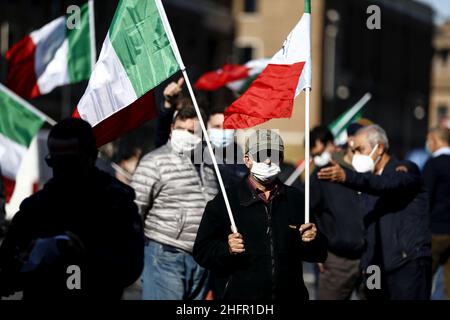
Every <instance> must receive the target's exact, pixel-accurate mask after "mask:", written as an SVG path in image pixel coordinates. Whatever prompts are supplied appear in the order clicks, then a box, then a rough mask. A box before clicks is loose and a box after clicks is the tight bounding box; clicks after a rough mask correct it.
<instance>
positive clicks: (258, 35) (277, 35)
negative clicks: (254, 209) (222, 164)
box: [233, 0, 324, 162]
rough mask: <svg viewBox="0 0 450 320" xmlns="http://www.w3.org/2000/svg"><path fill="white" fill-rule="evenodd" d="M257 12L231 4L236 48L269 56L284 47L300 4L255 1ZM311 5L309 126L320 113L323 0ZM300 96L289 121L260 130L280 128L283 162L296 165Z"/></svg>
mask: <svg viewBox="0 0 450 320" xmlns="http://www.w3.org/2000/svg"><path fill="white" fill-rule="evenodd" d="M256 1H257V12H256V13H251V14H246V13H244V12H243V9H242V8H243V2H244V1H243V0H234V1H233V15H234V18H235V21H236V39H235V45H237V46H239V45H242V46H245V45H252V46H254V47H255V52H254V57H253V58H261V57H271V56H273V55H274V54H275V53H276V52H277V51H278V50H279V49H280V47H281V45H282V44H283V42H284V40H285V38H286V36H287V35H288V34H289V32H290V31H291V30H292V28H293V27H294V26H295V24H296V23H297V21H298V20H299V19H300V18H301V16H302V14H303V1H300V0H282V1H274V0H256ZM311 2H312V8H311V12H312V13H311V14H312V31H311V36H312V59H313V66H312V68H313V89H312V92H311V117H310V125H311V127H312V126H314V125H316V124H318V123H319V121H320V111H321V91H322V89H321V83H322V79H321V75H322V69H321V61H322V34H323V11H324V0H314V1H311ZM304 101H305V96H304V93H301V94H300V95H299V96H298V97H297V99H296V100H295V103H294V110H293V114H292V117H291V118H290V119H274V120H270V121H268V122H267V123H265V124H263V125H260V126H259V127H261V128H274V129H279V130H280V133H281V136H282V138H283V139H284V141H285V144H286V155H285V156H286V160H287V161H290V162H296V161H297V160H299V159H301V158H303V157H304V154H303V152H304V150H303V135H304V112H305V109H304V105H305V103H304Z"/></svg>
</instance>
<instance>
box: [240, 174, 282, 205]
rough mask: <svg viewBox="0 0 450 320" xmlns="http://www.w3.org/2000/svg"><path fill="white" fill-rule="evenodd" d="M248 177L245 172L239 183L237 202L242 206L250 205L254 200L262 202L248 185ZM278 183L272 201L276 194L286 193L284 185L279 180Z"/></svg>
mask: <svg viewBox="0 0 450 320" xmlns="http://www.w3.org/2000/svg"><path fill="white" fill-rule="evenodd" d="M248 177H249V175H248V174H247V175H246V176H245V177H244V179H243V180H242V181H241V183H240V185H239V203H240V204H241V205H242V206H244V207H248V206H251V205H252V204H254V203H256V202H263V200H262V199H261V198H260V197H258V195H257V194H256V192H254V191H253V190H252V189H251V188H250V186H249V185H248V182H247V179H248ZM278 183H279V187H278V192H277V194H276V195H275V196H274V198H273V199H272V201H273V200H274V199H275V198H277V197H278V196H282V195H285V194H286V186H285V185H284V184H283V183H282V182H281V181H280V180H278Z"/></svg>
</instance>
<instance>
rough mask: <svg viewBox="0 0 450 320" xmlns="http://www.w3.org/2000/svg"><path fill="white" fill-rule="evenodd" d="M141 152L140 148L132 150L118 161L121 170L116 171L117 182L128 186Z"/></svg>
mask: <svg viewBox="0 0 450 320" xmlns="http://www.w3.org/2000/svg"><path fill="white" fill-rule="evenodd" d="M141 154H142V150H141V149H140V148H137V147H136V148H132V149H131V150H129V151H128V152H127V153H123V155H122V158H121V159H120V161H119V167H120V168H121V169H122V170H116V178H117V179H118V180H119V181H122V182H123V183H125V184H127V185H129V184H130V182H131V179H132V177H133V173H134V171H135V170H136V167H137V165H138V163H139V160H140V158H141Z"/></svg>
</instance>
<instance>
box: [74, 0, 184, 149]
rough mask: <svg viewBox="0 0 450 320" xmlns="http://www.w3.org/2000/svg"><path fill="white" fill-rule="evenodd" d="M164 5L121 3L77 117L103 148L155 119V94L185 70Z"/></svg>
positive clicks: (157, 1)
mask: <svg viewBox="0 0 450 320" xmlns="http://www.w3.org/2000/svg"><path fill="white" fill-rule="evenodd" d="M165 23H168V22H167V17H166V16H165V13H164V9H163V8H162V4H161V1H160V0H148V1H142V0H122V1H120V2H119V4H118V7H117V10H116V13H115V14H114V18H113V20H112V22H111V26H110V28H109V31H108V34H107V36H106V39H105V41H104V42H103V47H102V50H101V52H100V56H99V59H98V61H97V63H96V65H95V67H94V70H93V72H92V75H91V78H90V80H89V84H88V87H87V89H86V92H85V93H84V95H83V97H82V98H81V100H80V101H79V103H78V106H77V108H76V110H75V112H74V116H75V117H81V118H82V119H84V120H86V121H88V122H89V123H90V124H91V125H92V126H93V128H94V131H95V134H96V139H97V145H98V146H101V145H103V144H105V143H107V142H109V141H112V140H114V139H116V138H117V137H119V136H120V135H122V134H124V133H125V132H127V131H129V130H131V129H134V128H136V127H138V126H139V125H140V124H141V123H143V122H144V121H146V120H149V119H151V118H154V117H155V116H156V108H155V101H154V95H153V89H154V88H155V87H156V86H158V85H159V84H160V83H161V82H163V81H164V80H166V79H168V78H169V77H170V76H172V75H173V74H174V73H176V72H177V71H179V70H180V65H179V63H178V61H179V60H178V58H177V56H176V54H175V53H174V52H173V51H172V48H171V45H170V42H171V40H172V39H171V35H169V34H167V33H166V30H165Z"/></svg>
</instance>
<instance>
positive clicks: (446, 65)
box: [429, 23, 450, 127]
mask: <svg viewBox="0 0 450 320" xmlns="http://www.w3.org/2000/svg"><path fill="white" fill-rule="evenodd" d="M433 46H434V48H435V50H437V51H440V50H443V49H447V50H450V23H447V24H446V25H444V26H442V27H441V28H439V29H438V30H437V31H436V35H435V37H434V40H433ZM441 105H446V106H447V110H448V111H447V112H448V114H449V115H450V54H449V55H448V57H447V60H446V61H444V59H443V58H442V57H441V56H439V55H435V56H434V57H433V61H432V76H431V94H430V110H429V125H430V127H432V126H436V125H437V124H438V120H439V119H438V118H437V110H438V107H439V106H441Z"/></svg>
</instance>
